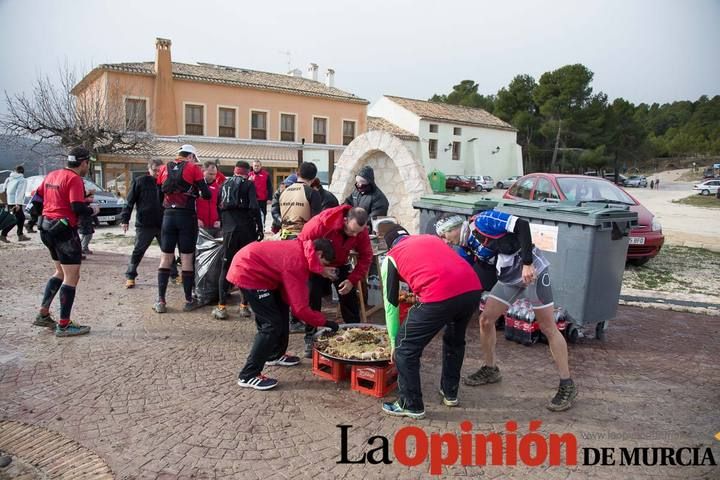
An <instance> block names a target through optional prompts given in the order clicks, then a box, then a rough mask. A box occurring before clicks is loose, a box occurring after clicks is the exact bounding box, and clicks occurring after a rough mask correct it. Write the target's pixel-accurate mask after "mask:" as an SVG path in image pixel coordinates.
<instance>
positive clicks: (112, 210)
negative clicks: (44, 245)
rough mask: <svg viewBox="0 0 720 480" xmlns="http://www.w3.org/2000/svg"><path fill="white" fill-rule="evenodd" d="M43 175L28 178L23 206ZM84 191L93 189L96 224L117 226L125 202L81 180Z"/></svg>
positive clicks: (85, 179)
mask: <svg viewBox="0 0 720 480" xmlns="http://www.w3.org/2000/svg"><path fill="white" fill-rule="evenodd" d="M43 178H45V176H44V175H35V176H34V177H28V179H27V188H26V189H25V204H26V205H27V203H28V202H29V201H30V193H31V192H33V191H35V190H36V189H37V188H38V187H39V186H40V183H41V182H42V180H43ZM83 182H84V183H85V190H90V189H95V203H97V204H98V206H99V207H100V213H98V216H97V217H96V221H97V222H105V223H107V224H108V225H117V224H118V223H120V220H121V218H122V209H123V207H124V206H125V204H126V203H127V202H125V199H123V198H120V197H118V196H117V195H115V194H114V193H112V192H108V191H106V190H104V189H103V188H102V187H100V186H99V185H97V184H95V183H94V182H92V181H90V180H88V179H87V178H83Z"/></svg>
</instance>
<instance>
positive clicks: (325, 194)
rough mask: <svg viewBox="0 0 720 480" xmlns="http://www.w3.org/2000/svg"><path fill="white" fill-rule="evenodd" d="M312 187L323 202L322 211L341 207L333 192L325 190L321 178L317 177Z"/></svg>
mask: <svg viewBox="0 0 720 480" xmlns="http://www.w3.org/2000/svg"><path fill="white" fill-rule="evenodd" d="M310 187H311V188H312V189H313V190H315V191H316V192H318V193H319V194H320V199H321V201H322V210H327V209H328V208H335V207H337V206H339V205H340V202H338V199H337V197H336V196H335V195H333V193H332V192H331V191H329V190H325V189H324V188H323V186H322V183H320V179H319V178H317V177H315V180H313V181H312V183H311V184H310Z"/></svg>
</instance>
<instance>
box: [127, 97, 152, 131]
mask: <svg viewBox="0 0 720 480" xmlns="http://www.w3.org/2000/svg"><path fill="white" fill-rule="evenodd" d="M125 129H126V130H130V131H133V132H144V131H146V130H147V110H146V102H145V100H141V99H138V98H126V99H125Z"/></svg>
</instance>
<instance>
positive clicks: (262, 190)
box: [248, 160, 273, 225]
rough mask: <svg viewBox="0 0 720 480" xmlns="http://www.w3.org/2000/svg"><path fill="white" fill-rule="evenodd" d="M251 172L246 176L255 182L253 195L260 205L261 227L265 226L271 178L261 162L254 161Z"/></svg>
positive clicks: (270, 191)
mask: <svg viewBox="0 0 720 480" xmlns="http://www.w3.org/2000/svg"><path fill="white" fill-rule="evenodd" d="M252 168H253V169H252V172H250V175H248V179H249V180H250V181H252V182H255V194H256V195H257V201H258V204H259V205H260V213H262V221H263V225H265V217H267V203H268V200H270V197H271V196H272V194H273V184H272V176H271V175H270V172H268V171H267V170H265V169H263V168H262V162H260V160H255V161H254V162H253V164H252Z"/></svg>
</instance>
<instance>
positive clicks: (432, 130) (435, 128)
mask: <svg viewBox="0 0 720 480" xmlns="http://www.w3.org/2000/svg"><path fill="white" fill-rule="evenodd" d="M430 133H438V126H437V123H431V124H430Z"/></svg>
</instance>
